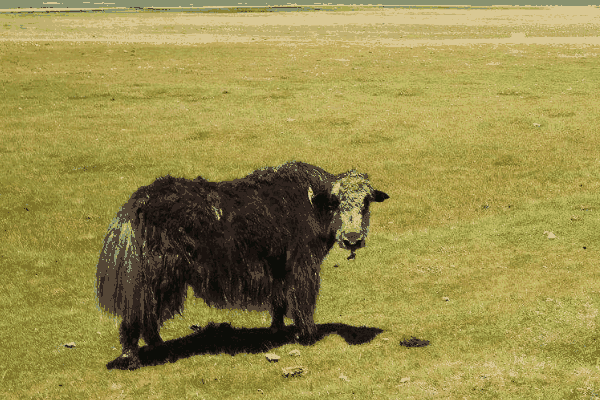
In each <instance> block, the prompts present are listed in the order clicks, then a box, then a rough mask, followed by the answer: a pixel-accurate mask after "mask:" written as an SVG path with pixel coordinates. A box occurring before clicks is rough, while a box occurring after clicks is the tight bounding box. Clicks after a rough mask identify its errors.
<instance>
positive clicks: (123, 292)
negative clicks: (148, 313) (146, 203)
mask: <svg viewBox="0 0 600 400" xmlns="http://www.w3.org/2000/svg"><path fill="white" fill-rule="evenodd" d="M136 228H137V226H136V224H135V222H134V221H132V218H130V216H129V215H128V213H127V212H126V211H125V210H124V208H121V210H119V212H118V213H117V215H116V217H115V218H114V219H113V220H112V222H111V223H110V225H109V227H108V233H107V234H106V237H105V238H104V245H103V247H102V251H101V252H100V259H99V261H98V266H97V269H96V295H97V296H98V303H99V304H100V306H101V307H102V308H103V310H104V311H108V312H110V313H112V314H114V315H118V316H121V317H124V318H127V319H131V318H128V317H133V319H136V318H135V317H140V316H141V315H140V311H141V314H143V308H144V303H145V301H144V299H143V298H142V297H143V295H144V283H145V282H144V279H145V276H144V275H145V274H144V273H143V266H142V255H141V240H140V239H141V238H140V237H139V236H140V235H139V233H140V232H139V231H138V232H136V231H137V229H136ZM136 233H137V235H136ZM129 314H134V315H129Z"/></svg>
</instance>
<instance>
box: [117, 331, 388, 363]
mask: <svg viewBox="0 0 600 400" xmlns="http://www.w3.org/2000/svg"><path fill="white" fill-rule="evenodd" d="M192 329H194V330H195V332H194V333H192V334H190V335H187V336H184V337H181V338H177V339H173V340H168V341H166V342H164V343H163V344H161V345H158V346H143V347H141V348H140V351H139V357H140V362H141V365H140V366H141V367H147V366H156V365H162V364H166V363H173V362H176V361H177V360H179V359H182V358H188V357H192V356H197V355H203V354H229V355H232V356H234V355H236V354H239V353H252V354H257V353H264V352H267V351H268V350H270V349H273V348H276V347H279V346H282V345H284V344H290V343H297V339H296V329H295V327H294V326H288V327H286V328H285V329H284V330H281V331H279V332H277V333H272V332H271V331H270V330H269V328H234V327H232V326H231V325H230V324H228V323H223V324H218V325H217V324H213V323H210V324H208V325H207V326H205V327H204V328H200V327H197V326H192ZM381 332H383V330H382V329H379V328H369V327H365V326H361V327H356V326H351V325H346V324H341V323H329V324H317V335H316V337H315V340H314V342H317V341H319V340H321V339H323V338H324V337H325V336H327V335H331V334H333V333H336V334H338V335H340V336H341V337H342V338H343V339H344V340H345V341H346V343H348V344H350V345H357V344H363V343H368V342H370V341H372V340H373V339H374V338H375V337H376V336H377V335H379V334H380V333H381ZM118 360H119V358H117V359H115V360H114V361H111V362H110V363H108V365H107V368H108V369H113V368H119V362H118ZM119 369H120V368H119Z"/></svg>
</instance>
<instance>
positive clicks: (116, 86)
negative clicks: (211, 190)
mask: <svg viewBox="0 0 600 400" xmlns="http://www.w3.org/2000/svg"><path fill="white" fill-rule="evenodd" d="M14 18H17V17H13V16H0V26H2V24H4V26H5V28H6V29H13V28H14ZM18 18H23V19H21V20H19V21H20V22H19V23H21V24H27V23H28V22H27V21H34V22H35V21H36V20H35V19H34V17H27V18H31V19H30V20H27V19H26V17H18ZM52 18H61V17H60V16H56V17H52ZM90 18H92V17H90ZM93 18H96V19H97V18H99V17H98V16H97V15H95V16H93ZM103 18H106V19H107V21H109V22H110V18H113V17H111V16H105V17H103ZM7 25H8V26H7ZM432 29H437V30H440V28H439V27H438V28H432ZM573 29H579V28H573ZM440 31H441V30H440ZM499 31H500V33H499V35H498V36H502V35H504V34H505V33H506V32H504V30H502V29H500V30H499ZM567 33H568V32H567ZM65 34H66V35H68V34H69V32H65ZM317 34H319V33H317ZM485 34H486V35H489V34H490V32H489V29H488V30H486V31H485ZM599 53H600V49H599V48H597V47H593V46H592V47H585V48H579V47H574V46H547V45H530V46H526V45H480V46H419V47H414V48H410V47H383V46H377V45H375V44H369V43H366V42H365V44H364V45H359V44H353V45H344V43H343V42H338V45H336V46H320V45H315V44H314V43H313V44H310V43H308V44H304V43H298V44H293V43H292V44H286V45H283V46H279V45H274V44H265V43H252V44H239V43H237V44H236V43H208V44H202V43H199V44H197V45H195V46H193V45H186V46H175V45H169V44H163V45H159V44H143V43H121V44H114V43H112V44H111V43H103V42H87V43H77V42H69V41H61V42H59V41H29V42H12V41H3V42H2V41H0V85H1V86H0V95H1V97H2V101H1V102H0V135H1V136H0V167H1V168H2V173H1V175H0V176H1V179H0V274H1V280H0V287H1V292H2V296H1V297H0V304H1V306H0V310H1V312H2V319H1V322H0V327H1V328H0V342H1V343H2V349H3V357H2V359H1V360H0V397H3V398H102V399H106V398H161V399H164V398H183V397H192V398H196V397H197V398H204V399H224V398H230V399H237V398H240V399H258V398H266V399H283V398H298V399H304V398H307V399H308V398H323V396H327V397H326V398H342V399H345V398H348V399H351V398H356V399H371V398H372V399H395V398H398V399H411V398H412V399H423V398H449V399H462V398H472V399H492V398H493V399H517V398H521V399H571V398H574V399H594V398H599V397H600V378H599V377H600V348H599V345H598V342H599V337H600V335H599V333H598V325H599V323H600V320H599V316H598V309H599V307H600V293H599V290H600V284H599V281H600V271H599V268H598V261H599V259H600V257H599V256H600V250H599V249H600V241H599V235H600V233H599V231H600V215H599V213H598V211H599V210H600V196H599V189H600V153H599V149H600V136H599V135H598V133H599V131H598V126H599V124H600V114H599V112H598V110H599V109H600V97H599V96H600V95H599V93H600V59H599V58H598V54H599ZM294 159H295V160H301V161H305V162H308V163H312V164H316V165H319V166H321V167H323V168H324V169H326V170H328V171H330V172H335V173H338V172H342V171H346V170H348V169H350V168H356V169H358V170H360V171H362V172H367V173H369V174H370V178H371V181H372V182H373V185H374V186H375V187H376V188H378V189H381V190H383V191H385V192H387V193H388V194H389V195H390V196H391V198H390V200H388V201H386V202H385V203H382V204H380V205H377V206H375V207H373V212H372V218H371V221H372V222H371V232H370V236H369V240H368V242H367V248H365V249H363V250H361V251H359V252H358V253H357V259H356V260H355V261H346V260H345V257H346V256H347V254H345V253H344V252H342V251H341V250H339V249H335V250H333V251H332V253H331V254H330V256H329V257H328V258H327V260H326V261H325V263H324V264H323V266H322V276H321V283H322V285H321V292H320V297H319V302H318V305H317V312H316V317H315V318H316V322H317V323H318V324H325V323H343V324H347V325H351V326H355V327H360V326H367V327H371V328H379V329H382V330H383V332H382V333H380V334H379V335H377V336H376V337H375V338H374V339H373V340H372V341H370V342H368V343H364V344H361V345H351V344H349V343H347V342H346V341H345V340H344V338H342V337H341V336H339V335H336V334H331V335H328V336H326V337H325V338H323V339H322V340H320V341H319V342H317V343H316V344H315V345H313V346H310V347H303V346H299V345H293V344H289V345H284V346H282V347H277V348H273V349H271V350H270V351H271V352H274V353H277V354H278V355H280V356H281V360H280V361H279V362H278V363H269V362H267V361H266V359H265V356H264V353H257V354H237V355H235V356H233V357H232V356H229V355H227V354H219V355H198V356H193V357H190V358H186V359H182V360H179V361H177V362H175V363H167V364H164V365H159V366H155V367H147V368H142V369H140V370H137V371H133V372H129V371H127V372H123V371H107V370H106V368H105V364H106V363H107V362H108V361H110V360H112V359H114V358H115V357H117V356H118V355H119V354H120V345H119V342H118V333H117V323H118V321H117V320H115V319H113V318H110V317H109V316H107V315H103V314H102V313H101V312H100V311H99V310H98V308H97V307H96V303H95V297H94V276H95V266H96V262H97V258H98V254H99V251H100V248H101V244H102V240H103V238H104V235H105V233H106V228H107V226H108V224H109V222H110V220H111V219H112V217H113V216H114V214H115V212H116V211H117V210H118V208H119V207H120V205H122V204H123V203H124V202H125V201H126V200H127V199H128V198H129V196H130V195H131V193H132V192H133V191H134V190H135V189H137V188H138V187H139V186H142V185H146V184H149V183H150V182H152V181H153V180H154V179H155V178H156V177H158V176H162V175H165V174H167V173H170V174H172V175H176V176H185V177H188V178H192V177H196V176H197V175H202V176H203V177H205V178H207V179H209V180H226V179H233V178H237V177H241V176H243V175H245V174H247V173H249V172H251V171H252V170H254V169H256V168H259V167H263V166H266V165H277V164H280V163H283V162H285V161H288V160H294ZM547 232H552V233H553V234H554V235H555V236H556V238H554V239H549V238H548V233H547ZM334 265H337V266H338V267H337V268H336V267H334ZM446 300H447V301H446ZM211 321H213V322H215V323H222V322H229V323H231V324H232V326H234V327H267V326H269V324H270V316H269V315H268V314H265V313H255V312H242V311H226V310H225V311H223V310H214V309H211V308H209V307H207V306H206V305H204V303H203V302H202V301H201V300H195V299H193V298H190V299H188V301H187V303H186V311H185V312H184V314H183V316H182V317H177V318H175V319H173V320H171V321H168V322H167V323H166V324H165V325H164V326H163V328H162V330H161V334H162V336H163V338H164V339H165V340H170V339H175V338H178V337H181V336H185V335H188V334H191V333H192V331H191V330H190V325H194V324H197V325H200V326H204V325H207V324H208V323H209V322H211ZM288 322H290V321H288ZM412 336H416V337H418V338H420V339H426V340H429V341H430V345H429V346H427V347H422V348H406V347H402V346H400V345H399V342H400V341H401V340H405V339H409V338H411V337H412ZM70 342H75V347H74V348H67V347H65V346H64V345H65V344H66V343H70ZM293 349H298V350H300V352H301V355H300V357H299V358H295V357H291V356H289V355H288V353H289V352H290V351H291V350H293ZM292 365H302V366H304V367H306V368H308V373H307V374H306V375H305V376H301V377H295V378H284V377H282V375H281V368H282V367H288V366H292ZM403 378H410V379H409V380H406V379H403Z"/></svg>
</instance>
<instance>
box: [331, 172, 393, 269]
mask: <svg viewBox="0 0 600 400" xmlns="http://www.w3.org/2000/svg"><path fill="white" fill-rule="evenodd" d="M331 195H332V197H336V198H337V199H338V200H339V205H338V207H337V208H336V210H335V211H334V214H333V221H332V227H333V228H334V229H335V230H336V241H337V243H338V244H339V246H340V247H341V248H342V249H345V250H350V252H351V254H350V256H349V257H348V259H349V260H350V259H353V258H354V257H355V251H356V250H357V249H360V248H362V247H365V240H366V239H367V234H368V232H369V217H370V210H369V207H370V205H371V203H373V202H379V203H380V202H382V201H384V200H385V199H389V197H390V196H388V195H387V194H386V193H384V192H382V191H380V190H375V189H373V187H372V186H371V184H370V183H369V178H368V176H367V174H361V173H358V172H356V171H354V170H352V171H348V172H346V173H343V174H340V175H337V176H336V179H335V181H334V182H333V185H332V189H331Z"/></svg>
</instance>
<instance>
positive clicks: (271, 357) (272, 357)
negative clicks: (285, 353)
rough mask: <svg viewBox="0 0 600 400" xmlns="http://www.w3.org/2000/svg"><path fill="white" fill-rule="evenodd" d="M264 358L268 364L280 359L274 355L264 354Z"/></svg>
mask: <svg viewBox="0 0 600 400" xmlns="http://www.w3.org/2000/svg"><path fill="white" fill-rule="evenodd" d="M265 357H267V361H269V362H277V361H279V359H280V358H281V357H279V356H278V355H277V354H275V353H267V354H265Z"/></svg>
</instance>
